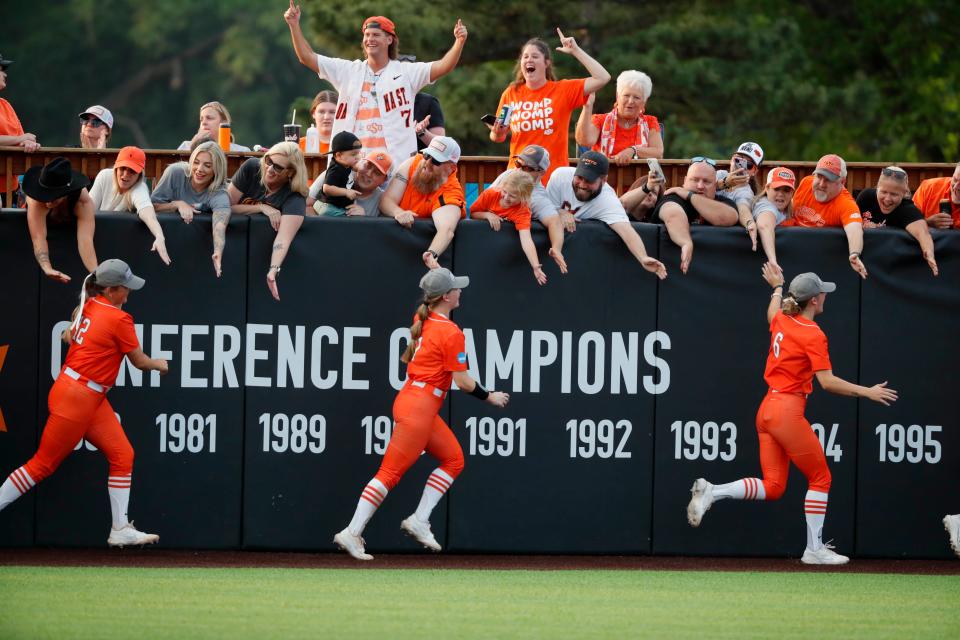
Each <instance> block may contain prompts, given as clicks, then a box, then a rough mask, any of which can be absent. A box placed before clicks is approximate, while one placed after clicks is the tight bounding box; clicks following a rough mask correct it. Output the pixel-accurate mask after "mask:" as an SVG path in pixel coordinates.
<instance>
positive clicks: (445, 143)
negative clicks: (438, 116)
mask: <svg viewBox="0 0 960 640" xmlns="http://www.w3.org/2000/svg"><path fill="white" fill-rule="evenodd" d="M423 154H424V155H427V156H430V157H431V158H433V159H434V160H436V161H437V162H452V163H454V164H456V163H457V162H459V161H460V145H459V144H457V141H456V140H454V139H453V138H451V137H450V136H436V137H435V138H434V139H433V140H431V141H430V146H428V147H427V148H426V149H424V150H423Z"/></svg>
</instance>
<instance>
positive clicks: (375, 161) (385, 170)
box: [367, 151, 393, 176]
mask: <svg viewBox="0 0 960 640" xmlns="http://www.w3.org/2000/svg"><path fill="white" fill-rule="evenodd" d="M367 160H369V161H370V164H372V165H373V166H375V167H376V168H377V169H379V170H380V173H382V174H383V175H385V176H389V175H390V169H391V168H392V167H393V158H391V157H390V154H388V153H387V152H386V151H374V152H373V153H371V154H369V155H368V156H367Z"/></svg>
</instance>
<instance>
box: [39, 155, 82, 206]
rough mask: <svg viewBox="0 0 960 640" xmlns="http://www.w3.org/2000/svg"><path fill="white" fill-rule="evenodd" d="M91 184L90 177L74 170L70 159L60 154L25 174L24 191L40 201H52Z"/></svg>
mask: <svg viewBox="0 0 960 640" xmlns="http://www.w3.org/2000/svg"><path fill="white" fill-rule="evenodd" d="M89 185H90V178H88V177H87V176H85V175H83V174H82V173H80V172H79V171H74V170H73V168H72V167H71V166H70V161H69V160H67V159H66V158H64V157H61V156H58V157H56V158H54V159H53V160H51V161H50V162H48V163H47V164H45V165H43V166H42V167H30V168H29V169H27V172H26V173H25V174H23V186H22V189H23V192H24V193H25V194H27V195H28V196H30V197H31V198H33V199H34V200H39V201H40V202H50V201H52V200H57V199H59V198H62V197H64V196H68V195H70V194H71V193H73V192H74V191H80V190H81V189H83V188H84V187H87V186H89Z"/></svg>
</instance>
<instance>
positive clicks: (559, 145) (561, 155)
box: [497, 78, 587, 184]
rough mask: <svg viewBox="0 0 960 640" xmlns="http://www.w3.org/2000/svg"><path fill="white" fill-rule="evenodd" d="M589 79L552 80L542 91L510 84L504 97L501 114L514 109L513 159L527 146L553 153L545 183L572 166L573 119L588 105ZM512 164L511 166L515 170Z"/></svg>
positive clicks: (499, 106)
mask: <svg viewBox="0 0 960 640" xmlns="http://www.w3.org/2000/svg"><path fill="white" fill-rule="evenodd" d="M585 83H586V78H580V79H579V80H550V81H548V82H547V83H546V84H545V85H543V86H542V87H540V88H539V89H536V90H534V89H529V88H527V85H526V84H520V85H517V84H512V83H511V84H510V86H508V87H507V88H506V89H504V90H503V95H501V96H500V104H499V105H497V113H500V109H502V108H503V105H505V104H509V105H510V106H511V107H513V115H511V116H510V157H511V158H513V156H516V155H520V152H521V151H523V150H524V148H526V146H527V145H531V144H537V145H540V146H541V147H543V148H544V149H546V150H547V151H548V152H549V153H550V167H549V168H548V169H547V172H546V173H545V174H544V175H543V183H544V184H546V183H547V181H548V180H549V179H550V174H551V173H553V171H554V170H555V169H557V168H559V167H567V166H569V165H570V116H571V115H572V114H573V111H574V110H575V109H579V108H580V107H582V106H583V105H584V104H586V102H587V98H586V96H585V95H583V85H584V84H585ZM512 166H513V163H512V161H511V162H510V164H509V165H508V166H507V168H508V169H509V168H511V167H512Z"/></svg>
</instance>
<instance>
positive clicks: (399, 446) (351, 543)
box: [333, 268, 510, 560]
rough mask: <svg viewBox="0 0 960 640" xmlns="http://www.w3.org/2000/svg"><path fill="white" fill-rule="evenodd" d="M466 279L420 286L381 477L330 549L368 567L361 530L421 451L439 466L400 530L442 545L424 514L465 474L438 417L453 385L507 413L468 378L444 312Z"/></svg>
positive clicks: (462, 351)
mask: <svg viewBox="0 0 960 640" xmlns="http://www.w3.org/2000/svg"><path fill="white" fill-rule="evenodd" d="M468 284H470V279H469V278H467V277H465V276H463V277H457V276H454V275H453V274H452V273H450V271H449V270H448V269H443V268H437V269H431V270H430V271H428V272H427V274H426V275H425V276H423V278H422V279H421V280H420V288H421V289H422V290H423V301H422V302H421V303H420V306H419V307H417V312H416V314H415V316H414V320H413V326H412V327H410V343H409V344H408V345H407V350H406V351H405V352H404V353H403V356H402V357H401V359H402V360H403V361H404V362H406V363H407V381H406V383H405V384H404V385H403V388H402V389H401V390H400V393H398V394H397V398H396V400H395V401H394V403H393V419H394V423H395V426H394V429H393V435H392V436H391V438H390V444H389V445H388V446H387V450H386V452H385V453H384V455H383V461H382V462H381V463H380V470H379V471H377V475H375V476H374V477H373V479H372V480H370V482H368V483H367V486H366V487H364V489H363V492H362V493H361V494H360V500H359V502H358V503H357V509H356V511H355V512H354V514H353V519H352V520H351V521H350V524H349V525H347V527H346V528H345V529H344V530H343V531H341V532H340V533H338V534H337V535H335V536H334V537H333V541H334V543H336V544H337V546H339V547H340V548H341V549H343V550H344V551H346V552H347V553H349V554H350V555H351V556H353V557H354V558H356V559H357V560H373V556H371V555H370V554H368V553H367V552H366V551H365V550H364V541H363V538H362V537H361V536H362V535H363V530H364V528H365V527H366V526H367V523H368V522H369V521H370V518H371V517H372V516H373V514H374V512H376V510H377V507H379V506H380V504H381V503H382V502H383V501H384V499H385V498H386V497H387V493H388V492H389V491H390V490H391V489H393V488H394V487H395V486H396V485H397V483H398V482H399V481H400V478H402V477H403V474H405V473H406V472H407V469H409V468H410V467H411V466H413V463H414V462H416V461H417V460H418V459H419V458H420V454H421V453H422V452H423V451H426V452H427V453H429V454H430V455H432V456H433V457H435V458H437V459H438V460H439V461H440V466H439V467H437V468H436V469H434V470H433V472H432V473H431V474H430V477H429V478H427V484H426V486H425V487H424V488H423V497H422V498H421V499H420V504H419V505H418V506H417V510H416V511H415V512H414V513H413V515H411V516H410V517H409V518H407V519H405V520H404V521H403V522H401V523H400V528H401V529H403V531H404V532H405V533H407V534H408V535H410V536H412V537H413V538H414V539H416V540H417V541H418V542H419V543H420V544H422V545H423V546H425V547H426V548H428V549H430V550H431V551H440V544H439V543H438V542H437V540H436V539H435V538H434V537H433V533H432V532H431V531H430V514H431V513H432V512H433V508H434V507H435V506H436V505H437V503H438V502H439V501H440V498H441V497H443V494H445V493H446V492H447V490H448V489H449V488H450V485H451V484H453V481H454V480H455V479H456V477H457V476H458V475H459V474H460V472H461V471H462V470H463V450H462V449H461V448H460V443H459V442H457V438H456V436H454V435H453V432H452V431H451V430H450V427H448V426H447V423H446V422H444V421H443V419H442V418H441V417H440V416H439V415H437V414H438V412H439V411H440V407H441V406H443V399H444V398H446V396H447V393H448V392H449V390H450V382H451V380H452V381H454V382H456V383H457V387H458V388H459V389H460V390H461V391H465V392H467V393H469V394H470V395H472V396H474V397H476V398H479V399H480V400H485V401H486V402H488V403H490V404H492V405H493V406H495V407H501V408H502V407H505V406H506V405H507V402H508V401H509V400H510V396H509V395H508V394H506V393H503V392H502V391H487V390H486V389H484V388H483V387H481V386H480V383H479V382H475V381H474V380H473V378H471V377H470V375H469V374H468V373H467V353H466V347H465V342H464V337H463V332H462V331H460V328H459V327H458V326H457V325H456V324H454V323H453V322H452V321H451V320H450V312H451V311H453V310H454V309H456V308H457V307H459V306H460V291H461V289H463V288H464V287H466V286H467V285H468Z"/></svg>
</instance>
